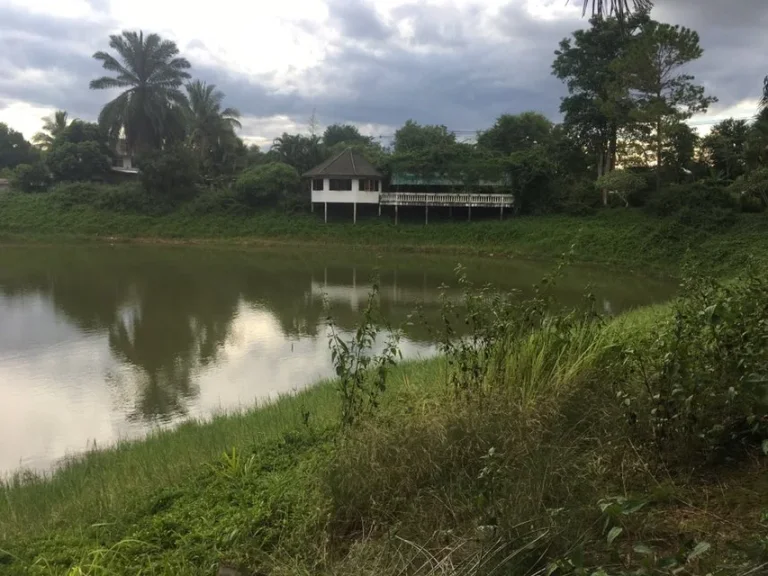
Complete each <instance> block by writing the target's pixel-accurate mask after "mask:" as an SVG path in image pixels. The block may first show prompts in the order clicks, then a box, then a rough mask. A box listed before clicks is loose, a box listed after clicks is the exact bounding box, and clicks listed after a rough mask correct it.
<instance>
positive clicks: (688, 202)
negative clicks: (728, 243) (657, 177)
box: [646, 180, 739, 231]
mask: <svg viewBox="0 0 768 576" xmlns="http://www.w3.org/2000/svg"><path fill="white" fill-rule="evenodd" d="M738 209H739V202H738V200H737V199H736V198H734V196H733V194H732V193H731V192H730V191H729V190H728V189H727V188H726V187H725V185H724V183H723V182H721V181H719V180H704V181H701V182H695V183H691V184H676V185H673V186H669V187H668V188H664V189H662V190H661V191H659V192H657V193H655V194H654V195H652V196H651V198H650V200H649V201H648V203H647V204H646V211H648V212H650V213H651V214H654V215H656V216H662V217H666V216H672V217H675V218H676V219H677V220H678V221H679V222H680V223H681V224H683V225H685V226H688V227H693V228H701V229H703V230H708V231H716V230H720V229H724V228H728V227H730V226H732V225H733V224H734V223H735V221H736V211H737V210H738Z"/></svg>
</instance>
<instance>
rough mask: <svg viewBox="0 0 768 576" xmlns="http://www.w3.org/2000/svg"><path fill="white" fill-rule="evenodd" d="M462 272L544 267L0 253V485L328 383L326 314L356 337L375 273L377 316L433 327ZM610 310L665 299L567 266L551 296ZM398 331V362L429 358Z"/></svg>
mask: <svg viewBox="0 0 768 576" xmlns="http://www.w3.org/2000/svg"><path fill="white" fill-rule="evenodd" d="M459 262H461V263H462V265H464V266H465V267H466V270H467V274H468V277H469V278H470V279H471V280H472V281H473V282H475V283H477V284H482V283H486V282H491V283H493V284H494V286H496V287H498V288H499V289H503V290H511V289H517V290H522V291H526V290H530V288H531V286H532V285H533V284H534V283H536V282H538V281H539V280H541V278H542V277H543V276H544V275H545V274H547V273H549V272H551V271H552V269H553V265H552V264H551V263H535V262H529V261H523V260H519V259H511V258H498V257H497V258H478V257H468V256H451V257H449V256H426V255H417V254H410V253H404V254H399V255H386V256H382V257H379V256H377V255H375V254H372V253H368V252H365V251H342V250H336V251H332V250H330V249H328V250H324V251H317V250H306V249H296V248H290V249H288V248H281V249H259V250H254V249H234V248H229V249H225V248H201V247H167V246H166V247H161V246H135V245H117V246H108V245H103V246H64V247H20V246H19V247H7V246H6V247H2V248H0V398H2V402H1V403H0V438H2V442H1V443H0V475H2V474H5V473H8V472H11V471H13V470H15V469H18V468H21V467H26V468H32V469H37V470H46V469H50V467H51V466H53V465H55V463H56V462H57V460H59V459H61V458H62V457H64V456H67V455H73V454H77V453H79V452H82V451H85V450H87V449H90V448H92V447H94V446H97V447H103V446H107V445H109V444H111V443H114V442H115V441H117V440H118V439H121V438H136V437H140V436H142V435H143V434H146V432H147V431H148V430H151V429H152V428H153V427H157V426H171V425H173V424H175V423H177V422H179V421H181V420H183V419H185V418H191V417H206V416H209V415H211V414H213V413H216V412H219V411H225V410H232V409H237V408H241V407H248V406H251V405H253V404H254V403H255V402H256V401H259V400H265V399H268V398H273V397H276V396H277V395H279V394H283V393H290V392H291V391H294V390H299V389H301V388H303V387H306V386H308V385H311V384H313V383H315V382H317V381H318V380H320V379H322V378H326V377H329V376H330V375H331V374H332V367H331V359H330V353H329V351H328V340H327V334H326V318H327V315H328V313H327V311H326V307H325V303H326V302H328V303H329V305H330V310H331V314H332V316H333V317H334V320H335V322H336V323H337V324H338V325H339V327H340V328H341V329H343V330H352V329H353V328H354V327H355V326H356V322H357V319H358V317H359V313H360V310H361V309H362V308H363V307H364V306H365V303H366V300H367V295H368V293H369V291H370V288H371V279H372V278H373V276H374V273H375V274H377V275H378V277H379V281H380V285H381V302H382V312H383V313H384V314H385V316H386V317H387V318H388V320H389V321H390V322H391V323H392V324H393V325H396V326H397V325H400V324H404V323H405V321H406V318H407V317H408V315H409V313H410V312H411V311H412V310H413V309H414V307H415V306H416V305H417V303H423V306H424V310H425V313H426V315H427V317H430V313H431V314H432V317H436V315H437V310H438V307H439V302H438V298H439V292H440V290H439V287H440V286H441V285H443V284H446V285H453V286H456V277H455V274H454V268H455V266H456V265H457V263H459ZM588 286H589V290H590V291H591V292H592V293H593V294H594V295H595V296H596V298H597V305H598V307H599V308H600V309H601V310H602V311H604V312H606V313H609V314H615V313H619V312H621V311H623V310H626V309H628V308H632V307H636V306H640V305H644V304H648V303H652V302H658V301H663V300H666V299H668V298H669V297H670V296H671V295H672V294H673V293H674V290H675V285H674V284H673V283H672V282H669V281H664V280H655V279H647V278H641V277H637V276H625V275H621V274H617V273H615V272H612V271H607V270H601V269H599V268H584V267H571V268H569V269H568V270H567V272H566V274H565V276H564V277H563V278H562V279H561V280H560V281H559V282H558V284H557V286H556V287H555V289H554V292H555V296H556V298H557V300H558V301H560V302H562V303H563V304H567V305H571V304H573V305H578V303H579V302H581V301H583V297H584V294H585V292H586V289H587V287H588ZM430 334H431V332H430V330H429V329H427V327H425V326H418V325H416V326H408V327H406V328H405V332H404V337H403V339H402V341H401V349H402V351H403V355H404V356H405V357H407V358H414V357H419V356H427V355H430V354H433V353H434V345H433V342H432V341H431V339H430Z"/></svg>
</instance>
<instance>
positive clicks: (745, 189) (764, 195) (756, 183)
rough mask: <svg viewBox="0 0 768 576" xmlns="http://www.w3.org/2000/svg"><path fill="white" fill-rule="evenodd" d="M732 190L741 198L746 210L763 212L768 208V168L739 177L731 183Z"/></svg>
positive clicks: (742, 206) (742, 207)
mask: <svg viewBox="0 0 768 576" xmlns="http://www.w3.org/2000/svg"><path fill="white" fill-rule="evenodd" d="M731 192H732V193H733V194H734V195H735V196H736V197H737V198H739V203H740V205H741V209H742V211H744V212H762V211H763V210H765V209H766V208H768V168H758V169H757V170H755V171H753V172H751V173H749V174H747V175H746V176H741V177H739V178H738V179H737V180H736V182H734V183H733V184H732V185H731Z"/></svg>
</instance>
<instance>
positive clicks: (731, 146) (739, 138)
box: [702, 118, 750, 180]
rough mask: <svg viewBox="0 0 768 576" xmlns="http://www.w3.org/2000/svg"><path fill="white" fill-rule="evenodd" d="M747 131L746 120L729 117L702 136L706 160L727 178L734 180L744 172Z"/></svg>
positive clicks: (745, 167) (748, 128)
mask: <svg viewBox="0 0 768 576" xmlns="http://www.w3.org/2000/svg"><path fill="white" fill-rule="evenodd" d="M749 133H750V127H749V124H748V123H747V121H746V120H735V119H733V118H729V119H727V120H723V121H722V122H719V123H718V124H715V125H714V126H713V127H712V131H711V132H710V133H709V134H708V135H707V136H706V137H705V138H704V141H703V143H702V148H703V151H704V153H705V155H706V157H707V160H708V161H709V163H710V165H711V166H712V167H713V168H714V169H715V170H717V171H718V172H719V173H721V174H722V175H723V176H724V177H725V178H726V179H728V180H735V179H736V178H738V177H739V176H741V175H742V174H744V172H746V169H747V143H748V140H749Z"/></svg>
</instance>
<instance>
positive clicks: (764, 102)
mask: <svg viewBox="0 0 768 576" xmlns="http://www.w3.org/2000/svg"><path fill="white" fill-rule="evenodd" d="M760 110H761V111H763V110H768V76H766V77H765V81H764V82H763V97H762V98H761V99H760Z"/></svg>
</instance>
